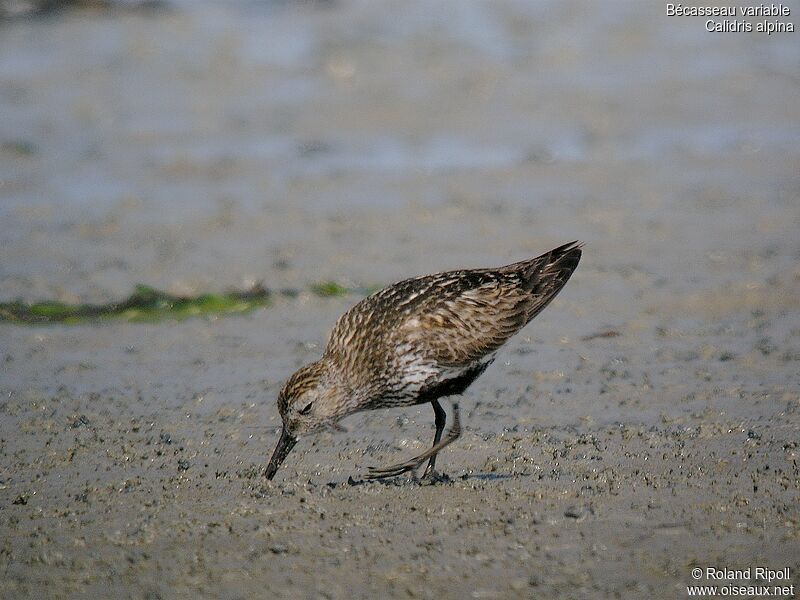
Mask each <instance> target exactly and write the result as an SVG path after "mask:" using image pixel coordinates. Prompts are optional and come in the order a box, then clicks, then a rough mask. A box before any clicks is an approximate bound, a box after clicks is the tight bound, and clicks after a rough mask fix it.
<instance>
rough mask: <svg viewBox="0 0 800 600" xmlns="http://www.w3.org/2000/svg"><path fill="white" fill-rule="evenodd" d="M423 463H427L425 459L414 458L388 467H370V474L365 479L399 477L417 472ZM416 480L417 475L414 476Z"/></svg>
mask: <svg viewBox="0 0 800 600" xmlns="http://www.w3.org/2000/svg"><path fill="white" fill-rule="evenodd" d="M423 462H425V459H424V458H423V459H422V460H419V459H418V458H412V459H411V460H409V461H406V462H404V463H399V464H396V465H390V466H388V467H369V473H368V474H367V475H366V476H365V479H369V480H375V479H384V478H386V477H397V476H398V475H402V474H403V473H408V472H409V471H412V472H415V471H416V470H417V468H418V467H419V466H420V465H421V464H422V463H423ZM414 478H415V479H416V473H415V474H414Z"/></svg>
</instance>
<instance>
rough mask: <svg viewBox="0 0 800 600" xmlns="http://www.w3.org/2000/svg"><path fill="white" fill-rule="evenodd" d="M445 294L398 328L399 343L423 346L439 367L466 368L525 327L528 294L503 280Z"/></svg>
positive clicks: (485, 280)
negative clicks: (400, 336) (400, 341)
mask: <svg viewBox="0 0 800 600" xmlns="http://www.w3.org/2000/svg"><path fill="white" fill-rule="evenodd" d="M447 291H448V292H449V293H445V294H441V295H439V296H438V299H437V300H436V301H435V302H431V303H430V304H428V305H427V306H425V305H423V306H422V307H421V308H422V310H420V311H418V312H416V314H411V315H409V317H408V318H407V319H406V321H405V322H404V323H403V324H402V325H401V327H400V331H401V335H402V337H403V342H406V343H411V344H413V345H415V346H416V347H418V348H421V349H422V350H423V352H424V353H425V354H426V355H428V356H429V357H430V358H432V359H434V360H435V361H436V362H438V363H439V364H442V365H448V366H466V365H470V364H472V363H474V362H475V361H478V360H480V359H481V358H483V357H484V356H486V355H487V354H490V353H491V352H494V351H495V350H497V349H498V348H499V347H500V346H502V345H503V344H504V343H505V342H506V341H507V340H508V339H509V338H510V337H511V336H512V335H514V334H515V333H516V332H517V331H519V330H520V329H521V328H522V327H523V326H524V325H525V323H526V319H527V313H528V310H527V305H528V303H529V302H530V294H529V293H528V292H527V291H525V290H523V289H520V288H516V287H513V286H508V285H504V282H503V281H502V280H501V279H498V278H491V279H488V280H487V279H484V280H483V281H482V282H481V283H480V284H479V285H477V286H476V287H466V288H463V287H461V286H458V288H457V289H451V290H447ZM426 304H427V303H426Z"/></svg>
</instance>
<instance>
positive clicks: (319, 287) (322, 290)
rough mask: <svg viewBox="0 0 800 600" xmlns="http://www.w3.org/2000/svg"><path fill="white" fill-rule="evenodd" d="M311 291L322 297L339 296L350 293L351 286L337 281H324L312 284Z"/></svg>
mask: <svg viewBox="0 0 800 600" xmlns="http://www.w3.org/2000/svg"><path fill="white" fill-rule="evenodd" d="M311 292H312V293H313V294H315V295H316V296H319V297H320V298H338V297H340V296H346V295H347V294H349V293H350V288H347V287H345V286H343V285H341V284H340V283H336V282H335V281H322V282H320V283H315V284H312V286H311Z"/></svg>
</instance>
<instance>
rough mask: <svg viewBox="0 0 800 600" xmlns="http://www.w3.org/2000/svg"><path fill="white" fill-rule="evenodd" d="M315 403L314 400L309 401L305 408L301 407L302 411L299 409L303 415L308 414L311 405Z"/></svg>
mask: <svg viewBox="0 0 800 600" xmlns="http://www.w3.org/2000/svg"><path fill="white" fill-rule="evenodd" d="M313 404H314V403H313V402H309V403H308V404H306V405H305V406H304V407H303V408H301V409H300V411H299V412H300V414H301V415H307V414H308V413H310V412H311V406H312V405H313Z"/></svg>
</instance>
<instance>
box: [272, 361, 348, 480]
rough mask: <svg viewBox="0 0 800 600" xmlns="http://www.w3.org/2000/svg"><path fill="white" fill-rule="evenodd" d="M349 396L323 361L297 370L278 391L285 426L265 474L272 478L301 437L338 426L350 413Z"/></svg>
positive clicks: (279, 407) (279, 405) (279, 408)
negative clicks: (348, 406)
mask: <svg viewBox="0 0 800 600" xmlns="http://www.w3.org/2000/svg"><path fill="white" fill-rule="evenodd" d="M346 400H347V396H346V394H345V393H344V389H343V386H341V385H340V384H339V383H337V382H336V380H335V378H334V377H333V376H332V375H331V371H330V369H328V368H327V366H326V364H325V362H324V361H323V360H320V361H317V362H314V363H311V364H309V365H306V366H305V367H303V368H301V369H300V370H298V371H297V372H296V373H295V374H294V375H292V376H291V377H290V378H289V379H288V380H287V381H286V383H284V384H283V387H282V388H281V391H280V393H279V394H278V410H279V411H280V413H281V418H282V419H283V429H282V431H281V437H280V439H279V440H278V445H277V446H276V447H275V451H274V452H273V454H272V458H271V459H270V461H269V465H268V466H267V470H266V472H265V475H266V477H267V479H272V478H273V477H274V476H275V473H276V472H277V470H278V467H279V466H280V465H281V463H282V462H283V460H284V459H285V458H286V456H288V454H289V452H291V450H292V448H293V447H294V445H295V444H296V443H297V440H298V439H300V436H303V435H308V434H310V433H316V432H317V431H320V430H322V429H336V428H337V422H338V421H339V419H341V418H342V417H344V416H345V415H346V414H347V406H346Z"/></svg>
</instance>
